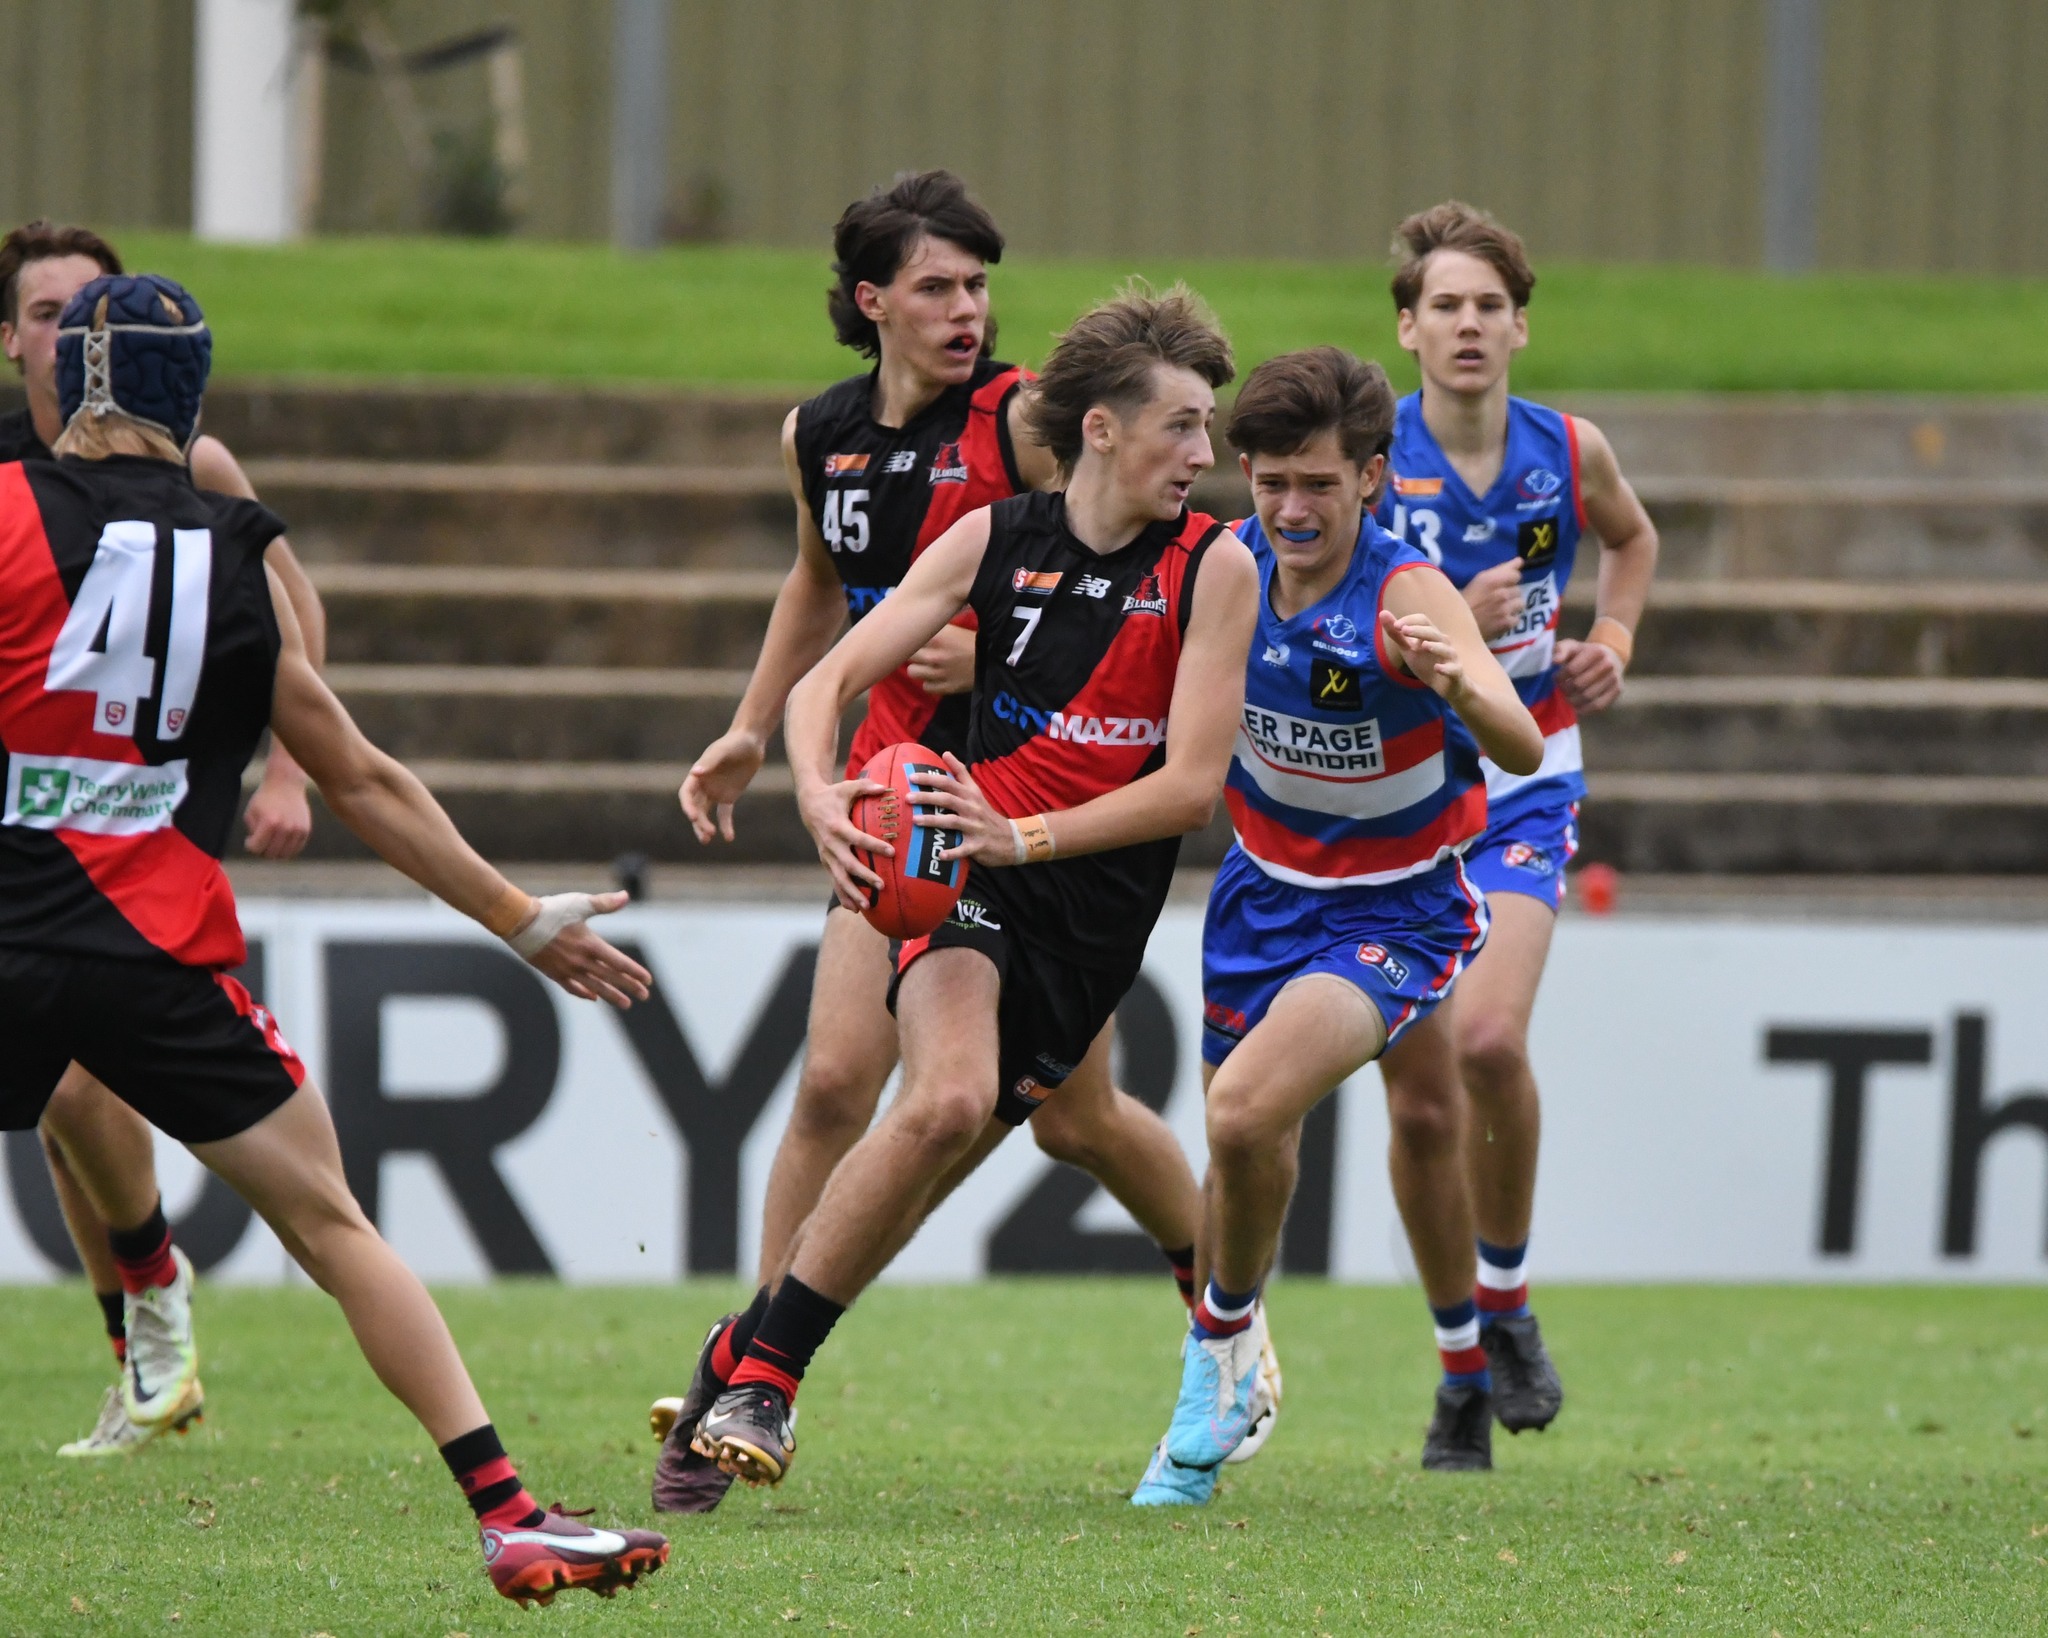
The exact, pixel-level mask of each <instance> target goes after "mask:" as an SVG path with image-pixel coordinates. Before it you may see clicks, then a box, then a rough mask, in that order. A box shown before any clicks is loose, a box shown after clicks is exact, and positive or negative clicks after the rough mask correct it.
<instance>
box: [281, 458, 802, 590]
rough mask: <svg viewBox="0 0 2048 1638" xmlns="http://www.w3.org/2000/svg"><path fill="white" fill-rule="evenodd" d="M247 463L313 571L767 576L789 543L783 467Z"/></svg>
mask: <svg viewBox="0 0 2048 1638" xmlns="http://www.w3.org/2000/svg"><path fill="white" fill-rule="evenodd" d="M771 454H772V451H771ZM246 464H247V470H248V473H249V478H250V481H251V482H252V483H254V484H255V486H256V489H257V492H258V493H259V494H261V495H262V496H263V499H264V501H265V503H266V504H267V505H269V506H270V507H271V508H272V509H273V510H274V511H276V512H277V513H278V515H279V516H281V517H282V518H283V519H284V520H285V522H286V524H287V525H288V526H289V528H290V530H291V539H292V545H293V547H294V548H295V549H296V550H297V551H298V552H299V554H300V555H301V556H302V557H304V558H306V559H307V560H308V561H312V562H356V563H407V564H416V563H451V564H457V563H460V564H478V563H492V564H504V563H527V564H534V565H537V566H538V565H550V564H552V565H568V564H592V565H611V566H634V567H648V566H654V567H669V568H684V567H694V568H712V567H732V568H744V567H759V568H772V567H775V566H777V565H782V566H784V567H786V566H787V565H788V562H789V557H790V552H791V550H792V543H793V540H794V534H793V530H794V519H795V515H796V509H795V505H794V503H793V502H792V501H791V500H790V498H789V489H788V485H787V482H786V480H785V479H784V477H783V473H782V469H781V468H780V467H779V466H771V467H765V468H763V467H747V466H734V467H712V466H687V467H683V466H593V465H576V466H560V465H557V466H542V465H527V464H520V463H511V462H508V463H504V464H488V465H486V464H460V463H440V464H427V463H423V462H417V461H406V462H399V461H355V460H347V461H337V460H327V459H318V460H313V459H293V460H256V461H250V462H248V463H246Z"/></svg>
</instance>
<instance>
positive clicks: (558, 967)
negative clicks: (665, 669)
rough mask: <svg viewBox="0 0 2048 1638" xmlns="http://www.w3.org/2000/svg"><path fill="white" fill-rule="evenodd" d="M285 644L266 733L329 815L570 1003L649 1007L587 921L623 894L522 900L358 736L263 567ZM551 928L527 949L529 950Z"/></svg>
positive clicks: (420, 790) (641, 978) (432, 804)
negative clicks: (499, 941) (313, 787)
mask: <svg viewBox="0 0 2048 1638" xmlns="http://www.w3.org/2000/svg"><path fill="white" fill-rule="evenodd" d="M269 579H270V599H271V604H272V606H273V607H274V608H275V609H276V611H277V624H278V630H279V633H280V635H281V637H282V645H281V648H280V651H279V653H278V659H277V682H276V685H275V689H274V691H273V694H272V703H271V713H270V727H271V732H272V733H274V734H275V735H276V736H277V737H278V738H279V739H280V740H282V741H283V742H284V743H285V744H286V745H287V746H288V747H289V748H290V749H291V752H292V754H293V755H294V756H295V757H297V759H298V761H299V763H300V765H301V766H302V767H304V768H305V769H306V771H307V772H308V773H309V774H311V775H312V777H313V779H314V781H315V782H316V783H317V784H318V785H319V787H320V795H321V796H322V798H323V799H324V800H325V801H326V803H327V806H328V807H329V808H330V809H332V810H333V813H334V816H335V817H336V818H337V819H339V820H340V821H341V822H342V823H343V824H344V825H346V826H348V828H349V829H350V830H351V831H353V832H354V833H355V834H356V835H357V836H359V837H361V838H362V839H363V841H365V842H366V843H368V844H369V846H370V847H371V848H372V849H373V850H374V851H375V852H376V853H377V855H378V857H380V858H381V859H383V860H384V862H385V863H386V864H388V865H390V866H391V867H392V868H393V869H395V870H398V871H401V872H402V873H404V874H405V875H406V876H408V877H410V878H411V879H412V880H413V881H416V882H418V883H419V884H420V886H422V887H424V888H425V889H426V890H427V891H428V892H429V893H432V894H433V895H434V896H435V897H436V898H438V899H440V900H442V901H443V902H444V903H446V904H448V905H450V906H452V907H453V908H455V909H457V910H460V911H461V912H462V913H463V914H464V915H466V916H469V917H472V918H473V919H475V920H476V921H479V922H482V923H483V924H484V925H485V926H486V927H488V928H490V930H491V931H492V932H494V933H496V934H498V936H499V937H501V938H503V939H505V940H507V942H509V943H511V945H512V947H513V948H514V949H515V950H517V951H518V952H519V953H520V954H521V955H522V956H524V957H525V958H526V959H527V960H528V961H530V962H531V963H532V964H533V965H534V966H536V967H538V968H539V969H540V970H541V971H542V972H543V973H545V974H546V975H547V976H548V977H549V978H552V979H553V980H554V981H555V982H556V983H557V984H560V985H561V986H562V988H563V989H565V990H567V991H568V992H569V993H570V994H571V995H574V996H578V997H580V998H582V999H584V1000H587V1001H594V1000H604V1001H609V1002H610V1003H611V1004H612V1005H613V1006H615V1007H621V1008H623V1007H627V1006H630V1005H631V1004H632V1003H633V1002H635V1001H644V1000H646V999H647V993H648V984H649V982H650V978H649V975H648V972H647V970H646V969H645V968H644V967H642V966H641V965H640V964H639V963H638V962H636V961H632V960H630V959H628V958H627V957H626V956H624V955H622V954H621V953H620V952H619V951H617V950H615V949H613V948H612V947H611V946H610V945H609V944H607V943H606V942H605V941H604V940H603V939H601V938H599V937H598V936H597V935H596V934H595V933H593V932H592V931H591V930H590V929H589V928H588V927H587V926H585V925H584V919H585V918H586V917H588V916H591V915H602V914H604V913H605V912H607V911H612V910H617V909H619V908H620V907H621V906H622V905H624V904H625V902H626V895H625V894H624V893H598V894H584V893H563V894H555V895H552V896H550V897H549V898H547V899H534V898H532V897H531V896H529V895H527V894H525V893H522V892H520V890H519V889H518V888H516V887H514V886H513V885H512V884H511V883H510V882H508V881H507V880H506V879H505V878H504V877H503V876H502V875H500V874H499V873H498V872H497V870H495V869H494V868H493V867H492V866H491V865H490V864H489V863H487V862H486V861H485V860H484V859H483V858H482V856H481V855H479V854H478V853H477V851H476V850H475V849H474V848H472V847H471V846H470V845H469V843H467V842H466V841H464V840H463V839H462V834H461V832H460V831H458V830H457V829H456V828H455V826H454V823H453V822H452V821H451V820H450V819H449V817H448V815H447V813H446V812H444V811H443V810H442V807H441V804H440V803H438V802H436V801H435V800H434V798H433V795H432V793H431V792H430V791H428V789H427V787H426V786H425V785H423V784H421V783H420V781H419V779H418V778H417V777H416V776H415V775H414V774H413V773H412V772H411V770H409V769H408V768H406V767H405V766H404V764H402V763H400V762H399V761H398V760H397V759H396V758H394V757H391V756H388V755H386V754H385V753H384V752H383V751H380V750H378V749H377V747H376V746H374V745H372V744H371V743H370V742H369V741H368V740H367V739H365V738H364V737H363V733H362V730H361V729H359V728H358V727H357V726H356V725H355V723H354V721H353V720H351V718H350V717H349V714H348V712H347V711H346V710H345V709H344V708H343V706H342V703H341V701H340V700H338V699H336V698H335V697H334V691H333V690H332V689H330V688H329V687H328V686H327V683H326V681H325V679H323V678H322V677H321V675H320V673H319V672H318V671H316V670H314V669H313V664H312V661H311V660H310V659H309V658H308V657H307V654H306V644H305V639H304V638H303V637H302V636H301V635H300V633H299V623H298V617H297V615H296V614H295V613H294V612H293V610H292V604H291V598H290V597H289V595H287V593H286V592H285V589H284V585H283V580H282V577H281V576H280V575H279V574H278V573H277V571H276V569H275V568H274V567H270V568H269ZM550 928H553V929H554V931H553V935H552V937H549V938H547V939H546V941H545V942H544V943H540V944H539V945H538V947H536V945H535V942H534V940H535V939H536V938H537V937H538V936H539V935H540V934H543V933H546V932H547V931H548V930H549V929H550Z"/></svg>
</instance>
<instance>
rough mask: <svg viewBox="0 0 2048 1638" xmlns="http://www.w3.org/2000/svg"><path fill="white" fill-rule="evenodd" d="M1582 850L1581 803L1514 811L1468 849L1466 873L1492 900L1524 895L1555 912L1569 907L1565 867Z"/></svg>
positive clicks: (1505, 814) (1491, 827) (1490, 826)
mask: <svg viewBox="0 0 2048 1638" xmlns="http://www.w3.org/2000/svg"><path fill="white" fill-rule="evenodd" d="M1578 851H1579V805H1578V803H1576V802H1564V803H1557V804H1551V805H1546V806H1543V807H1536V808H1530V809H1528V810H1526V811H1523V812H1515V811H1512V810H1510V811H1509V812H1507V813H1504V814H1502V815H1501V816H1500V817H1499V818H1497V819H1495V820H1493V821H1492V822H1491V823H1489V824H1488V825H1487V827H1486V834H1485V835H1483V836H1481V837H1480V838H1479V840H1478V841H1476V842H1474V843H1473V844H1472V846H1471V847H1470V848H1469V849H1467V850H1466V853H1465V874H1466V875H1468V876H1470V877H1471V878H1472V881H1473V884H1474V885H1475V886H1476V887H1477V888H1478V889H1479V891H1480V892H1482V893H1484V894H1486V895H1487V896H1488V897H1489V898H1491V897H1492V896H1493V895H1494V894H1496V893H1520V894H1522V895H1524V896H1525V897H1527V898H1532V899H1536V900H1539V901H1540V902H1542V903H1543V904H1546V905H1548V906H1549V907H1550V909H1551V910H1553V911H1555V910H1556V909H1557V908H1558V906H1560V905H1561V904H1563V903H1564V867H1565V866H1566V865H1567V864H1569V863H1570V862H1571V859H1572V855H1573V854H1575V853H1577V852H1578Z"/></svg>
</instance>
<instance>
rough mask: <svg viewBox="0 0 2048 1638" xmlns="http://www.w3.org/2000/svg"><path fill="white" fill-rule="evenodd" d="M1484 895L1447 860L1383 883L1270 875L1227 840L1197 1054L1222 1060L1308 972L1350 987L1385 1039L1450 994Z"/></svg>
mask: <svg viewBox="0 0 2048 1638" xmlns="http://www.w3.org/2000/svg"><path fill="white" fill-rule="evenodd" d="M1486 925H1487V923H1486V900H1485V898H1484V897H1483V896H1482V895H1481V894H1480V892H1479V890H1478V889H1477V888H1476V887H1474V886H1473V884H1472V883H1471V881H1470V880H1469V879H1468V878H1467V876H1466V874H1465V871H1464V870H1463V868H1461V866H1460V864H1459V862H1458V861H1457V860H1456V859H1451V860H1449V861H1447V862H1446V863H1444V864H1442V865H1439V866H1437V867H1436V868H1435V869H1433V870H1430V871H1426V872H1425V873H1423V874H1422V875H1419V876H1413V877H1410V878H1409V879H1408V880H1406V881H1400V882H1394V883H1391V884H1389V885H1387V886H1384V887H1340V888H1313V887H1296V886H1294V885H1293V884H1292V883H1290V882H1282V881H1275V880H1274V879H1273V878H1272V877H1271V876H1268V875H1267V874H1266V873H1265V872H1264V871H1263V870H1261V869H1260V868H1259V867H1258V866H1257V865H1255V864H1253V863H1252V861H1251V860H1250V859H1248V858H1246V857H1245V855H1244V853H1243V851H1242V850H1241V849H1239V848H1236V847H1233V848H1232V849H1231V850H1230V852H1229V853H1228V854H1227V855H1226V856H1225V857H1224V860H1223V867H1222V869H1220V870H1218V871H1217V872H1216V885H1215V887H1213V888H1212V889H1211V890H1210V893H1209V913H1208V916H1207V918H1206V919H1205V920H1204V922H1203V925H1202V1057H1203V1058H1204V1059H1205V1060H1206V1061H1207V1062H1209V1063H1212V1064H1220V1063H1222V1062H1223V1060H1224V1059H1225V1058H1227V1057H1229V1056H1230V1052H1231V1049H1232V1048H1233V1047H1235V1046H1236V1045H1237V1043H1238V1042H1239V1041H1241V1040H1243V1039H1244V1038H1245V1037H1246V1036H1247V1035H1249V1034H1250V1033H1251V1032H1252V1031H1253V1030H1254V1029H1256V1028H1258V1025H1259V1020H1260V1019H1262V1018H1264V1017H1265V1016H1266V1010H1267V1008H1269V1007H1271V1006H1272V1004H1273V998H1274V997H1275V996H1276V995H1278V994H1279V993H1280V991H1281V990H1282V988H1284V987H1285V986H1286V985H1287V984H1289V983H1291V982H1292V981H1293V980H1295V979H1297V978H1303V977H1306V976H1308V975H1309V974H1311V973H1329V974H1331V975H1333V976H1334V977H1337V978H1341V979H1343V980H1345V982H1347V983H1350V984H1355V985H1356V986H1357V987H1358V988H1359V990H1361V991H1362V992H1363V993H1364V995H1365V996H1366V998H1367V999H1368V1000H1369V1001H1371V1002H1372V1004H1373V1005H1374V1006H1376V1007H1378V1008H1379V1010H1380V1016H1381V1017H1382V1018H1384V1019H1385V1020H1386V1024H1387V1041H1388V1044H1390V1045H1391V1044H1392V1043H1393V1042H1394V1041H1395V1040H1396V1039H1397V1038H1398V1037H1399V1036H1400V1034H1401V1032H1402V1031H1403V1030H1405V1029H1407V1028H1408V1026H1409V1025H1411V1024H1413V1023H1414V1022H1415V1021H1416V1020H1417V1019H1418V1018H1426V1017H1428V1016H1429V1014H1430V1013H1432V1012H1434V1011H1435V1010H1436V1009H1437V1007H1438V1006H1440V1005H1441V1004H1442V1003H1443V1001H1444V999H1445V998H1446V997H1447V996H1448V995H1449V994H1450V993H1451V985H1452V984H1453V983H1454V982H1456V980H1457V977H1458V974H1459V973H1460V972H1462V971H1463V970H1464V968H1465V964H1466V963H1467V962H1468V961H1470V960H1471V959H1472V957H1473V956H1474V955H1476V954H1477V953H1478V951H1479V947H1480V945H1482V944H1484V943H1485V942H1486Z"/></svg>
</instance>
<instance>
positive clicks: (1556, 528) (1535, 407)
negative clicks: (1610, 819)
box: [1379, 393, 1586, 825]
mask: <svg viewBox="0 0 2048 1638" xmlns="http://www.w3.org/2000/svg"><path fill="white" fill-rule="evenodd" d="M1387 469H1388V471H1387V485H1386V492H1385V494H1384V495H1383V496H1382V498H1381V500H1380V508H1379V521H1380V523H1381V524H1382V525H1383V526H1385V528H1386V529H1387V530H1389V531H1390V532H1391V533H1392V534H1394V535H1396V536H1398V537H1399V538H1400V539H1402V540H1405V541H1407V542H1408V543H1409V544H1410V545H1411V546H1414V547H1415V548H1416V549H1417V550H1418V551H1420V552H1421V553H1422V554H1423V555H1424V556H1426V557H1427V558H1428V559H1429V560H1430V561H1431V562H1432V563H1435V564H1437V565H1438V566H1439V567H1440V568H1441V569H1442V570H1443V571H1444V573H1445V574H1446V575H1448V576H1449V577H1450V581H1451V584H1452V585H1454V586H1458V587H1460V588H1462V587H1464V586H1465V585H1466V584H1467V583H1468V582H1469V581H1470V580H1471V579H1472V577H1473V576H1474V575H1477V574H1479V573H1480V572H1481V571H1482V570H1485V569H1491V568H1493V567H1495V566H1496V565H1498V564H1502V563H1509V562H1512V561H1513V560H1514V559H1515V558H1517V557H1519V558H1521V559H1522V562H1523V569H1522V584H1521V594H1522V611H1521V614H1520V615H1519V616H1518V617H1517V618H1516V620H1515V623H1514V624H1513V625H1512V626H1510V627H1509V628H1508V629H1507V630H1506V631H1505V632H1503V633H1501V635H1500V636H1498V637H1495V638H1493V639H1492V640H1491V641H1490V642H1489V643H1488V644H1487V646H1488V647H1489V648H1491V649H1492V650H1493V652H1494V656H1495V658H1497V659H1498V660H1499V661H1500V663H1501V668H1502V669H1503V670H1504V671H1506V672H1507V674H1508V675H1509V676H1510V677H1511V678H1513V679H1514V684H1515V691H1516V692H1517V693H1518V694H1520V695H1521V696H1522V703H1523V704H1524V705H1526V706H1527V707H1528V708H1529V713H1530V715H1532V716H1533V717H1535V719H1536V726H1537V727H1539V728H1541V729H1542V730H1543V741H1544V743H1543V766H1542V767H1541V768H1539V769H1538V770H1537V771H1536V772H1535V773H1533V774H1509V773H1504V772H1502V771H1501V769H1499V768H1497V767H1496V766H1494V764H1493V762H1492V761H1491V760H1490V759H1489V760H1487V761H1485V763H1484V767H1485V769H1486V797H1487V807H1488V810H1489V812H1490V814H1491V819H1492V822H1493V823H1494V824H1496V825H1498V824H1499V823H1500V822H1501V821H1502V820H1503V819H1507V818H1512V817H1514V815H1515V814H1517V813H1518V812H1521V811H1523V810H1525V809H1531V808H1539V807H1555V806H1559V805H1561V804H1564V803H1568V802H1576V801H1578V800H1579V798H1580V797H1582V796H1584V795H1585V794H1586V776H1585V763H1584V761H1583V759H1582V757H1581V756H1580V752H1579V719H1578V716H1577V714H1576V713H1575V712H1574V711H1573V710H1572V707H1571V702H1570V701H1569V700H1567V699H1566V698H1565V696H1564V690H1563V689H1561V688H1560V687H1558V684H1557V655H1556V649H1557V617H1558V613H1559V611H1560V609H1561V608H1562V605H1563V600H1564V589H1565V585H1566V583H1567V582H1568V581H1569V580H1570V579H1571V577H1572V564H1573V562H1574V560H1575V559H1576V558H1577V556H1578V549H1579V537H1580V536H1581V535H1582V534H1583V533H1584V532H1585V527H1586V508H1585V502H1584V500H1583V499H1582V498H1581V496H1580V493H1579V439H1578V431H1577V429H1576V428H1575V427H1574V426H1573V424H1572V418H1571V417H1570V416H1569V415H1565V414H1562V413H1560V412H1559V411H1557V410H1554V409H1548V408H1545V407H1544V406H1543V405H1541V404H1532V403H1530V402H1529V401H1528V400H1527V399H1525V398H1510V399H1509V400H1508V434H1507V448H1506V451H1505V454H1504V456H1503V459H1502V461H1501V467H1500V476H1499V477H1497V478H1495V479H1494V481H1493V487H1492V488H1491V489H1489V490H1488V491H1487V492H1486V493H1485V494H1484V495H1475V494H1473V493H1472V491H1471V489H1470V488H1469V487H1468V486H1467V485H1466V483H1465V480H1464V479H1463V478H1461V477H1459V476H1458V471H1457V468H1456V467H1454V466H1452V465H1451V462H1450V458H1449V457H1448V456H1446V455H1445V454H1444V452H1443V449H1442V448H1441V447H1440V446H1439V445H1438V443H1437V441H1436V437H1435V435H1434V434H1433V433H1431V431H1430V430H1429V426H1428V423H1426V422H1425V421H1424V420H1423V418H1422V395H1421V394H1420V393H1410V394H1409V395H1408V396H1407V397H1406V398H1404V399H1402V400H1401V402H1400V404H1399V405H1398V406H1397V407H1396V409H1395V412H1394V441H1393V445H1392V447H1391V448H1390V449H1389V451H1388V454H1387ZM1457 732H1459V733H1463V732H1464V730H1463V728H1462V727H1460V728H1459V729H1458V730H1457Z"/></svg>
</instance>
